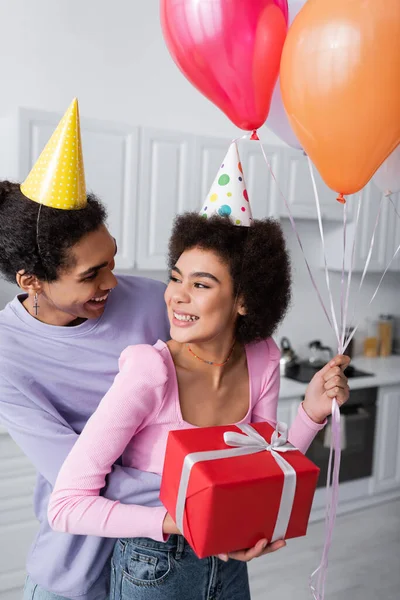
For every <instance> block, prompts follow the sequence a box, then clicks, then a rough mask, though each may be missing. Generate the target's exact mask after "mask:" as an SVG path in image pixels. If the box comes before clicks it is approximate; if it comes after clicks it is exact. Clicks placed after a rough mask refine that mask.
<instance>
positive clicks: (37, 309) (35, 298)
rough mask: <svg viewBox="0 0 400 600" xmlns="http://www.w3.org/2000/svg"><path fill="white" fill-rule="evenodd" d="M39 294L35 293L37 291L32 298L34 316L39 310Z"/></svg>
mask: <svg viewBox="0 0 400 600" xmlns="http://www.w3.org/2000/svg"><path fill="white" fill-rule="evenodd" d="M38 301H39V296H38V295H37V293H36V294H35V296H34V298H33V310H34V311H35V317H37V316H38V312H39V304H38Z"/></svg>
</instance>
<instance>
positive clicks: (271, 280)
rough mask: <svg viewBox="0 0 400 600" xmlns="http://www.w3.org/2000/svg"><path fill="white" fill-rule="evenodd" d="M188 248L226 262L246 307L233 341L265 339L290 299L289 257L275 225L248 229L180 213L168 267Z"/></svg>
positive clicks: (261, 223) (257, 223)
mask: <svg viewBox="0 0 400 600" xmlns="http://www.w3.org/2000/svg"><path fill="white" fill-rule="evenodd" d="M191 248H201V249H203V250H212V251H214V252H215V253H216V254H218V255H219V256H220V257H221V259H222V260H223V261H224V262H225V264H227V265H228V266H229V270H230V274H231V276H232V280H233V292H234V295H235V296H236V295H238V294H240V295H241V296H242V298H243V302H244V305H245V307H246V315H244V316H239V317H238V319H237V322H236V339H237V340H238V341H239V342H240V343H243V344H249V343H251V342H256V341H260V340H263V339H266V338H268V337H270V336H271V335H272V334H273V332H274V331H275V329H276V327H277V325H278V324H279V323H280V322H281V321H282V319H283V317H284V316H285V314H286V311H287V309H288V307H289V304H290V298H291V268H290V259H289V254H288V251H287V249H286V244H285V240H284V237H283V232H282V229H281V226H280V225H279V223H278V222H277V221H274V220H273V219H262V220H257V219H255V220H254V221H253V222H252V225H251V227H238V226H237V225H234V224H233V223H232V221H231V220H230V219H229V218H226V217H219V216H213V217H211V218H210V219H205V218H204V217H202V216H200V215H198V214H197V213H185V214H183V215H180V216H178V217H176V219H175V222H174V226H173V230H172V234H171V238H170V241H169V253H168V265H169V268H170V269H172V268H173V267H174V266H175V265H176V263H177V261H178V259H179V257H180V255H181V254H182V253H183V252H184V251H185V250H189V249H191Z"/></svg>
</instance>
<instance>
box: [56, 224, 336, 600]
mask: <svg viewBox="0 0 400 600" xmlns="http://www.w3.org/2000/svg"><path fill="white" fill-rule="evenodd" d="M169 266H170V271H171V273H170V281H169V284H168V286H167V289H166V291H165V295H164V297H165V302H166V305H167V310H168V316H169V321H170V335H171V339H170V340H169V341H168V342H167V343H165V342H163V341H161V340H159V341H158V342H157V343H156V344H154V345H153V346H151V345H140V346H130V347H128V348H126V349H125V350H124V352H123V353H122V355H121V359H120V372H119V374H118V376H117V377H116V379H115V381H114V384H113V385H112V387H111V388H110V390H109V391H108V393H107V394H106V395H105V397H104V398H103V400H102V401H101V402H100V404H99V407H98V409H97V410H96V412H95V413H94V415H93V416H92V417H91V418H90V419H89V421H88V423H87V425H86V427H85V428H84V430H83V431H82V433H81V435H80V437H79V440H78V441H77V443H76V444H75V446H74V447H73V449H72V450H71V452H70V454H69V456H68V458H67V460H66V461H65V463H64V465H63V467H62V468H61V471H60V473H59V475H58V478H57V481H56V485H55V488H54V491H53V493H52V495H51V498H50V503H49V509H48V516H49V521H50V524H51V526H52V527H53V528H54V529H55V530H56V531H64V532H68V533H73V534H78V535H82V534H86V535H94V536H106V537H120V538H122V539H120V540H119V541H118V542H117V544H116V546H115V549H114V554H113V564H112V575H111V596H112V597H113V599H114V600H129V599H130V598H138V600H139V599H140V600H150V599H153V600H156V599H158V598H160V599H161V598H163V600H169V599H171V600H176V598H185V599H186V598H187V599H188V600H189V599H190V600H201V598H203V597H204V590H206V589H207V590H212V589H218V590H220V591H221V594H222V595H223V597H225V596H226V597H227V598H229V599H232V600H233V599H235V600H249V598H250V592H249V585H248V579H247V571H246V568H245V566H244V563H245V562H247V561H248V560H251V559H252V558H255V557H257V556H260V555H261V554H265V553H268V552H273V551H275V550H278V549H279V548H281V547H282V546H284V545H285V542H284V540H278V541H276V542H274V543H271V544H268V540H267V539H260V540H259V541H258V542H257V544H256V545H255V546H254V547H253V548H248V549H244V550H239V551H236V549H232V550H235V551H233V552H230V554H229V556H230V557H231V558H234V559H236V560H233V561H230V560H229V557H228V555H220V556H219V557H218V558H217V557H210V558H206V559H199V558H197V557H196V556H195V554H194V552H193V550H192V549H191V547H190V546H189V544H188V543H187V542H186V541H185V540H184V539H183V537H182V536H181V532H180V531H179V530H178V528H177V526H176V524H175V522H174V520H173V518H172V516H171V515H170V514H168V513H167V511H166V509H165V508H163V507H144V506H139V505H132V504H128V503H127V504H124V503H122V502H113V501H111V500H109V499H107V498H104V497H103V496H102V495H101V489H102V486H103V485H104V480H105V477H106V476H107V474H108V473H109V471H110V468H111V465H112V464H113V462H114V461H115V460H116V459H117V458H119V457H122V462H123V465H124V466H125V467H135V468H138V469H140V470H142V471H146V472H148V473H156V474H159V475H161V473H162V471H163V464H164V458H165V452H166V445H167V438H168V434H169V432H170V431H171V430H179V429H190V428H193V427H208V426H218V425H228V424H236V425H240V424H243V423H250V422H253V423H254V422H258V421H268V422H269V423H271V424H272V425H273V426H275V425H276V419H277V402H278V396H279V359H280V354H279V350H278V348H277V346H276V344H275V342H274V341H273V339H272V338H271V335H272V333H273V332H274V330H275V328H276V326H277V324H278V323H279V322H280V320H281V319H282V318H283V316H284V315H285V312H286V309H287V307H288V304H289V300H290V283H291V280H290V263H289V257H288V253H287V250H286V247H285V242H284V237H283V233H282V230H281V228H280V226H279V224H278V223H276V222H275V221H272V220H269V219H265V220H262V221H257V220H254V221H252V223H251V226H249V227H238V226H236V225H234V224H233V223H232V222H231V220H230V219H229V218H226V217H221V216H212V217H210V218H207V219H204V218H203V217H202V216H200V215H197V214H191V213H188V214H186V215H182V216H179V217H177V219H176V221H175V224H174V228H173V232H172V236H171V240H170V245H169ZM342 363H343V364H345V363H346V365H347V363H348V359H347V358H346V359H345V358H344V357H339V358H338V359H337V362H336V363H335V365H340V364H342ZM336 368H337V367H336ZM339 371H340V369H339ZM335 377H337V378H338V380H339V381H340V384H341V385H342V395H341V398H342V399H343V401H345V400H346V398H347V397H348V390H346V389H345V388H346V383H345V380H346V378H345V376H344V375H343V373H342V375H341V376H339V375H338V373H337V371H336V370H335V369H334V368H333V365H328V366H327V367H326V368H325V370H324V371H323V372H320V373H319V374H318V375H317V376H316V378H314V380H313V382H312V384H310V386H309V389H308V391H307V393H306V397H305V400H304V402H303V404H302V405H300V406H299V410H298V414H297V417H296V418H295V420H294V422H293V424H292V426H291V428H290V431H289V441H290V442H291V443H292V444H293V445H294V446H296V447H297V448H299V449H300V450H301V451H302V452H305V451H306V450H307V448H308V446H309V445H310V443H311V441H312V440H313V439H314V437H315V435H316V434H317V432H318V431H320V430H321V429H322V428H323V426H324V424H325V417H326V416H327V415H328V414H329V412H330V410H331V401H330V399H329V397H328V394H329V393H332V390H331V389H330V388H329V387H326V385H328V384H327V383H326V382H332V379H333V378H335ZM335 381H336V380H335ZM329 385H330V384H329ZM234 525H235V524H234V523H232V527H234ZM166 536H169V537H168V539H167V540H166ZM229 550H231V548H227V551H229ZM219 559H221V560H219ZM210 593H211V594H212V595H213V597H214V593H213V592H210ZM218 594H219V592H218ZM222 595H221V597H222ZM215 597H217V596H215Z"/></svg>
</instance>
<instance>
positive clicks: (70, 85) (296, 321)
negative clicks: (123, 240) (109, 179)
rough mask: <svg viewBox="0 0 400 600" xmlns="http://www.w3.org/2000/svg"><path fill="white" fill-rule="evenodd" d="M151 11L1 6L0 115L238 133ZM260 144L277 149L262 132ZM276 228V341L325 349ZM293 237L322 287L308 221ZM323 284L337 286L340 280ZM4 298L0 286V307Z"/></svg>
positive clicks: (316, 315) (385, 301) (393, 286)
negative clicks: (23, 111) (279, 292)
mask: <svg viewBox="0 0 400 600" xmlns="http://www.w3.org/2000/svg"><path fill="white" fill-rule="evenodd" d="M158 9H159V0H114V1H113V2H110V1H109V0H85V1H82V0H34V1H32V0H13V1H12V2H10V1H9V0H0V18H1V22H2V33H1V36H0V57H1V64H2V78H1V94H0V117H2V116H6V115H8V114H10V113H12V112H13V111H15V109H16V107H18V106H25V107H29V108H38V109H44V110H51V111H58V112H60V113H63V112H64V110H65V109H66V107H67V106H68V104H69V102H70V101H71V99H72V97H73V96H77V97H78V98H79V102H80V109H81V114H82V115H83V116H87V117H93V118H98V119H105V120H117V121H119V122H126V123H131V124H133V125H143V126H155V127H161V128H166V129H174V130H181V131H187V132H193V133H201V134H208V135H215V136H229V137H235V136H236V135H237V134H238V130H237V129H235V127H234V126H233V125H232V124H231V123H230V121H229V120H228V119H227V118H226V117H225V116H224V115H223V114H222V113H221V112H220V111H219V110H218V109H217V108H215V107H214V106H213V105H212V104H211V103H210V102H208V101H207V100H206V99H205V98H203V96H202V95H201V94H200V93H199V92H197V91H196V90H195V89H194V88H193V87H192V86H191V85H190V84H189V83H188V82H187V81H186V80H185V78H184V77H183V76H182V74H181V73H180V72H179V71H178V69H177V68H176V67H175V65H174V63H173V62H172V59H171V58H170V56H169V54H168V52H167V50H166V47H165V44H164V41H163V38H162V35H161V30H160V25H159V15H158ZM264 139H265V141H267V142H268V141H269V142H271V143H275V144H276V143H279V140H277V138H275V136H273V134H272V133H269V132H268V131H265V134H264ZM0 169H1V166H0ZM2 175H3V171H2ZM4 175H7V174H6V173H4ZM332 201H334V197H333V198H332ZM284 228H285V232H286V233H287V236H288V239H289V244H290V247H291V248H292V249H293V267H294V276H295V286H294V302H293V308H292V310H291V312H290V314H289V315H288V317H287V319H286V321H285V323H284V325H283V326H282V327H281V330H280V332H279V334H281V333H282V334H285V335H287V336H288V337H289V338H290V339H291V341H292V342H293V344H294V345H295V346H297V347H300V348H301V347H304V344H305V343H306V342H307V341H310V340H312V339H315V338H319V339H322V340H323V341H324V342H325V343H331V344H333V342H334V338H333V336H332V334H331V333H330V330H329V327H328V326H327V324H326V321H325V317H324V315H323V313H322V310H321V309H320V307H319V305H318V301H317V299H316V295H315V292H314V290H313V289H312V287H311V284H310V282H309V279H308V274H307V272H306V269H305V267H304V263H303V259H302V257H301V255H300V252H299V249H298V246H297V242H296V241H295V239H294V237H293V235H292V233H291V229H290V225H289V223H287V222H284ZM299 230H300V233H301V236H302V239H303V242H304V243H305V246H306V249H308V254H309V258H310V262H311V264H312V265H313V266H314V267H315V269H316V270H317V279H318V281H319V282H320V284H321V287H324V278H323V274H322V271H321V270H319V267H320V258H319V252H318V251H316V249H317V247H318V246H317V244H318V231H317V227H316V224H315V223H311V222H303V223H299ZM338 235H339V234H338ZM151 275H152V276H153V277H157V278H160V279H162V278H164V275H163V274H162V273H152V274H151ZM332 279H333V281H332V284H333V286H336V288H338V286H339V284H340V277H339V276H337V275H335V276H333V278H332ZM355 283H356V282H355ZM376 283H377V277H376V276H371V277H369V278H368V280H367V281H366V285H365V290H366V292H365V293H366V294H369V295H371V294H372V292H373V289H374V287H375V285H376ZM398 285H399V278H398V277H396V276H393V275H390V276H388V277H387V279H386V282H385V284H384V286H383V287H382V291H381V294H380V296H379V298H378V299H377V300H376V302H375V304H374V307H373V312H374V313H376V314H378V313H379V312H381V311H382V312H393V313H396V312H399V313H400V309H399V310H398V308H397V304H398V303H397V296H396V293H397V290H398ZM13 293H14V288H13V287H12V286H8V285H6V284H5V283H3V282H1V283H0V306H1V305H3V304H4V302H5V301H6V300H7V299H9V298H11V297H12V295H13Z"/></svg>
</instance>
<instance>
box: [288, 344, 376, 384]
mask: <svg viewBox="0 0 400 600" xmlns="http://www.w3.org/2000/svg"><path fill="white" fill-rule="evenodd" d="M283 339H285V340H286V339H287V338H283ZM308 347H309V349H310V354H309V357H308V359H306V360H298V359H297V358H296V355H294V356H295V360H291V361H286V362H285V369H284V373H282V370H281V374H283V375H284V376H285V377H287V378H288V379H293V380H294V381H299V382H300V383H309V382H310V381H311V379H312V378H313V377H314V375H315V374H316V373H317V371H319V370H320V369H322V367H324V366H325V365H326V363H327V362H329V361H330V360H331V359H332V358H333V355H334V352H333V350H332V348H330V347H329V346H323V345H322V344H321V342H320V341H319V340H315V341H314V342H310V344H309V345H308ZM292 352H293V351H292ZM293 354H294V352H293ZM345 375H346V377H348V378H349V379H352V378H354V377H372V376H373V375H372V373H367V372H366V371H361V370H360V369H356V368H355V367H353V365H349V366H348V367H347V369H346V370H345Z"/></svg>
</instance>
